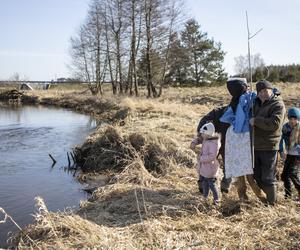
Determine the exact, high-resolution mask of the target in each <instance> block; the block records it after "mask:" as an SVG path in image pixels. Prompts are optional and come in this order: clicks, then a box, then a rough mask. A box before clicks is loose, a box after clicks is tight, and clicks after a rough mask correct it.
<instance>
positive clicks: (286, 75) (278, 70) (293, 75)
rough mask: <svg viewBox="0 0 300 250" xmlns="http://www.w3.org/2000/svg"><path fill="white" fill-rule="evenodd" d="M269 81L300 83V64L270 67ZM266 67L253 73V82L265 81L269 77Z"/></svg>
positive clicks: (268, 67)
mask: <svg viewBox="0 0 300 250" xmlns="http://www.w3.org/2000/svg"><path fill="white" fill-rule="evenodd" d="M267 69H268V70H269V77H268V79H267V80H268V81H271V82H300V64H290V65H270V66H267ZM267 69H266V67H261V68H257V69H256V70H255V71H254V73H253V81H258V80H260V79H263V78H265V77H266V75H267V73H266V72H267Z"/></svg>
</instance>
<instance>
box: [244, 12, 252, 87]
mask: <svg viewBox="0 0 300 250" xmlns="http://www.w3.org/2000/svg"><path fill="white" fill-rule="evenodd" d="M246 20H247V31H248V67H249V74H250V88H251V92H252V91H253V86H252V67H251V52H250V39H251V38H250V30H249V21H248V13H247V11H246Z"/></svg>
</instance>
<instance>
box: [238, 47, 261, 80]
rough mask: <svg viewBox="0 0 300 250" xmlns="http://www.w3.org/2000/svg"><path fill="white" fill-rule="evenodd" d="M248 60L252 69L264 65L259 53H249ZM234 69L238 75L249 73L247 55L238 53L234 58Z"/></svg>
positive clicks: (244, 75) (245, 75)
mask: <svg viewBox="0 0 300 250" xmlns="http://www.w3.org/2000/svg"><path fill="white" fill-rule="evenodd" d="M250 60H251V66H252V69H253V70H254V71H255V70H257V69H258V68H262V67H264V66H265V62H264V60H263V58H262V57H261V54H259V53H257V54H254V55H251V58H250ZM234 70H235V73H236V74H238V75H240V76H243V77H247V76H248V75H249V73H248V72H249V65H248V55H245V56H242V55H240V56H238V57H235V58H234Z"/></svg>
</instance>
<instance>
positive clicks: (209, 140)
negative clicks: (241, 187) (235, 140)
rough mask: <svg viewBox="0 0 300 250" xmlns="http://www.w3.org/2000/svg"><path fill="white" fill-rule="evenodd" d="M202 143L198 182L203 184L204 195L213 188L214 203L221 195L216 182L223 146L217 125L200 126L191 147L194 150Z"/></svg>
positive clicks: (198, 165) (206, 195) (216, 202)
mask: <svg viewBox="0 0 300 250" xmlns="http://www.w3.org/2000/svg"><path fill="white" fill-rule="evenodd" d="M201 143H202V148H201V151H200V154H199V156H198V162H197V172H198V175H199V181H198V183H201V185H202V192H203V196H204V197H205V198H207V197H208V194H209V190H211V191H212V193H213V197H214V204H218V203H219V195H218V191H217V188H216V185H215V183H216V180H217V175H218V168H219V162H218V160H217V155H218V152H219V149H220V147H221V142H220V135H219V134H217V133H215V126H214V125H213V124H212V123H207V124H204V125H203V126H202V127H201V128H200V134H198V136H197V137H196V138H194V139H193V141H192V143H191V146H190V148H191V149H193V150H194V149H195V147H196V145H198V144H201Z"/></svg>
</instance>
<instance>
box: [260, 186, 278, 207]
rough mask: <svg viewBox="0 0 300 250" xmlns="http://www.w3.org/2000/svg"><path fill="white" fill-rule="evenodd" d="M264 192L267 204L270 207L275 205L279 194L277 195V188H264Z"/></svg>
mask: <svg viewBox="0 0 300 250" xmlns="http://www.w3.org/2000/svg"><path fill="white" fill-rule="evenodd" d="M263 190H264V192H265V193H266V195H267V202H268V204H270V205H272V206H273V205H275V203H276V201H277V194H276V186H275V185H274V186H268V187H263Z"/></svg>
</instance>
